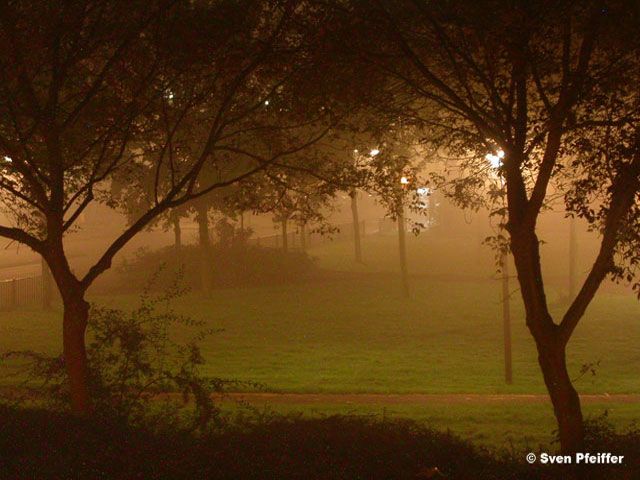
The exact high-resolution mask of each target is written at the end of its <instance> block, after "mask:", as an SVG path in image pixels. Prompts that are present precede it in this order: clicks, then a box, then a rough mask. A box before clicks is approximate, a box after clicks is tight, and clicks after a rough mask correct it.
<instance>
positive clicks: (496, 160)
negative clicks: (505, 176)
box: [484, 150, 504, 168]
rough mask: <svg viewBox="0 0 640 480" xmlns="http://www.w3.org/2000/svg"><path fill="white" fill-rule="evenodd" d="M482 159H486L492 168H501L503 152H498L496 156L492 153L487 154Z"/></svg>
mask: <svg viewBox="0 0 640 480" xmlns="http://www.w3.org/2000/svg"><path fill="white" fill-rule="evenodd" d="M484 158H486V159H487V160H488V161H489V163H491V166H492V167H493V168H500V167H501V166H502V159H503V158H504V151H502V150H500V151H498V153H497V155H494V154H493V153H487V154H486V155H485V156H484Z"/></svg>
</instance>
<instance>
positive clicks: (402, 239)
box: [398, 207, 410, 297]
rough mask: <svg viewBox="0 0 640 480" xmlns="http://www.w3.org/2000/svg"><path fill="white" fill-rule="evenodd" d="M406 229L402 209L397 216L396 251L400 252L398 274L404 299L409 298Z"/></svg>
mask: <svg viewBox="0 0 640 480" xmlns="http://www.w3.org/2000/svg"><path fill="white" fill-rule="evenodd" d="M406 236H407V227H406V221H405V218H404V207H402V208H401V209H400V213H399V214H398V249H399V252H400V273H401V275H402V291H403V293H404V295H405V296H406V297H409V296H410V292H409V271H408V269H407V242H406Z"/></svg>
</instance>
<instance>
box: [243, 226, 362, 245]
mask: <svg viewBox="0 0 640 480" xmlns="http://www.w3.org/2000/svg"><path fill="white" fill-rule="evenodd" d="M332 227H333V229H332V230H331V231H330V232H317V231H314V230H313V229H311V230H310V231H305V230H304V229H302V228H300V227H297V228H296V230H294V231H292V232H287V240H286V241H287V249H291V250H302V249H304V248H307V247H314V246H317V245H322V244H325V243H330V242H333V241H336V240H346V239H351V238H353V236H354V228H353V223H344V224H341V225H334V226H332ZM365 228H366V225H365V222H364V220H363V221H361V222H360V235H361V236H364V235H365V234H366V233H367V232H366V230H365ZM284 241H285V239H284V235H283V234H282V233H276V234H274V235H266V236H261V237H254V238H250V239H249V240H248V243H249V245H258V246H262V247H271V248H282V246H283V243H284Z"/></svg>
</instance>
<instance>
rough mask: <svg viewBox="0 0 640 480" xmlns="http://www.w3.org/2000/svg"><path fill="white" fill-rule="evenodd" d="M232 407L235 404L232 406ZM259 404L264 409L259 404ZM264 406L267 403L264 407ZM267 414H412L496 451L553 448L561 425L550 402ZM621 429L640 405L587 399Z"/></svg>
mask: <svg viewBox="0 0 640 480" xmlns="http://www.w3.org/2000/svg"><path fill="white" fill-rule="evenodd" d="M226 408H227V409H229V410H231V409H232V407H229V406H227V407H226ZM255 408H258V409H259V408H260V406H259V405H255ZM263 408H264V407H263ZM263 411H264V412H265V413H268V412H274V413H279V414H294V415H295V414H299V415H302V416H305V417H323V416H329V415H336V414H339V415H368V416H373V417H374V418H377V419H398V418H412V419H414V420H416V421H418V422H420V423H424V424H426V425H427V426H429V427H430V428H432V429H434V430H439V431H450V432H451V433H453V434H455V435H457V436H459V437H460V438H464V439H467V440H470V441H471V442H473V443H474V444H476V445H480V446H483V447H486V448H488V449H490V450H492V451H494V452H498V453H503V452H505V451H506V452H509V453H515V454H516V455H521V454H522V453H523V452H531V451H533V452H538V451H544V452H553V451H557V450H558V449H559V445H558V443H556V442H555V431H556V429H557V425H556V421H555V417H554V416H553V410H552V408H551V404H550V403H549V404H498V403H478V404H458V403H455V404H450V405H446V404H442V403H438V404H431V405H429V404H425V405H393V404H392V405H384V406H382V405H322V404H314V405H304V404H300V405H292V404H288V405H273V404H272V405H269V406H268V407H266V408H265V409H264V410H263ZM605 412H606V419H607V420H608V421H609V422H611V423H612V424H613V425H614V426H615V427H616V428H617V429H619V430H621V431H624V430H625V429H628V428H630V427H631V428H633V426H634V423H635V421H636V420H637V418H638V413H639V409H638V405H636V404H630V403H619V402H610V403H606V404H605V403H601V404H585V405H584V406H583V413H584V415H585V418H587V419H595V418H597V417H601V416H603V415H604V414H605Z"/></svg>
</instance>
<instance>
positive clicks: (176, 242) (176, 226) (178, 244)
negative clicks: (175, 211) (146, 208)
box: [171, 215, 182, 254]
mask: <svg viewBox="0 0 640 480" xmlns="http://www.w3.org/2000/svg"><path fill="white" fill-rule="evenodd" d="M171 222H172V223H173V246H174V247H175V250H176V253H178V254H179V253H180V249H181V248H182V228H181V227H180V217H179V216H178V215H172V216H171Z"/></svg>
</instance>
